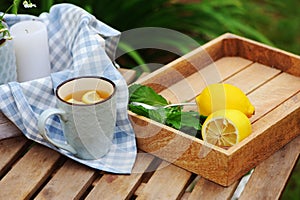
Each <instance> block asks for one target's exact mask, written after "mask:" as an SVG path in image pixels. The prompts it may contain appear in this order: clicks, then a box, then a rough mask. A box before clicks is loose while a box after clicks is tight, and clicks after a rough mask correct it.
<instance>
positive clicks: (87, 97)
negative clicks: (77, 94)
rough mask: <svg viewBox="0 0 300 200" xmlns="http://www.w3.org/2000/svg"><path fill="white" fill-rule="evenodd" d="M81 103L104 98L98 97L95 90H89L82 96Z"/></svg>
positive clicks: (94, 101) (93, 101) (89, 102)
mask: <svg viewBox="0 0 300 200" xmlns="http://www.w3.org/2000/svg"><path fill="white" fill-rule="evenodd" d="M81 100H82V102H83V103H86V104H93V103H97V102H99V101H102V100H104V99H103V98H102V97H100V95H99V94H98V93H97V91H96V90H91V91H88V92H86V93H85V94H84V95H83V96H82V98H81Z"/></svg>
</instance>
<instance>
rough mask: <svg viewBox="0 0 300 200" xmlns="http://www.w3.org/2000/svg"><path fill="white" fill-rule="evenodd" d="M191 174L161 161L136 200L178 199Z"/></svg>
mask: <svg viewBox="0 0 300 200" xmlns="http://www.w3.org/2000/svg"><path fill="white" fill-rule="evenodd" d="M191 175H192V174H191V173H190V172H188V171H186V170H184V169H181V168H179V167H176V166H175V165H172V164H170V163H167V162H165V161H163V162H162V163H161V165H160V166H159V168H158V169H157V170H156V171H155V173H154V174H153V175H152V177H151V178H150V180H149V182H148V183H147V184H146V185H145V187H144V188H143V190H142V191H141V193H140V194H139V196H138V197H137V199H147V200H151V199H153V200H156V199H178V198H179V197H180V196H181V195H183V192H184V189H185V187H186V186H187V183H188V182H189V180H190V178H191Z"/></svg>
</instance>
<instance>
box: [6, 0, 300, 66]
mask: <svg viewBox="0 0 300 200" xmlns="http://www.w3.org/2000/svg"><path fill="white" fill-rule="evenodd" d="M35 3H36V4H37V7H38V8H37V9H33V10H31V14H34V15H38V14H40V13H41V12H45V11H48V10H49V8H50V7H51V6H52V5H53V4H57V3H72V4H75V5H78V6H80V7H82V8H84V9H85V10H87V11H88V12H90V13H92V14H93V15H95V16H96V17H97V18H98V19H100V20H101V21H103V22H105V23H107V24H108V25H110V26H112V27H114V28H116V29H117V30H120V31H126V30H129V29H134V28H139V27H163V28H169V29H172V30H177V31H180V32H181V33H184V34H187V35H189V36H190V37H192V38H194V39H195V40H196V41H198V42H199V44H204V43H205V42H207V41H209V40H211V39H213V38H216V37H218V36H219V35H221V34H223V33H225V32H232V33H235V34H238V35H241V36H244V37H247V38H250V39H254V40H257V41H259V42H262V43H265V44H268V45H272V46H276V47H279V48H281V49H284V50H288V51H291V52H294V53H298V54H299V52H300V45H299V43H300V37H299V32H300V24H299V23H300V20H299V19H300V12H298V8H299V6H300V5H299V4H300V2H299V1H298V0H286V1H284V2H283V1H281V0H264V1H259V0H252V1H246V0H222V1H220V0H202V1H199V2H196V3H180V1H174V0H151V1H147V0H128V1H122V0H114V1H111V0H101V1H96V0H86V1H80V0H67V1H63V0H40V1H38V0H36V1H35ZM2 4H3V6H2ZM4 4H7V2H2V3H1V4H0V7H4ZM297 5H298V6H297ZM22 11H23V10H20V11H19V12H20V13H21V12H22ZM283 30H284V31H283ZM162 41H164V42H167V38H165V39H164V40H162ZM120 44H121V46H120V47H119V49H120V50H123V51H128V50H130V49H132V48H131V44H128V43H126V44H122V42H121V43H120ZM169 45H171V44H169ZM172 45H174V46H176V47H180V49H181V50H182V49H183V50H185V51H183V54H184V53H186V51H189V50H190V49H189V48H185V47H184V46H183V44H180V43H176V41H173V44H172ZM130 52H132V51H130ZM126 56H127V58H126V59H124V58H123V57H122V58H120V60H121V63H124V64H123V65H122V67H127V68H132V67H135V66H136V65H141V64H142V62H145V63H147V62H152V60H153V59H154V60H155V61H157V60H159V61H160V62H161V63H162V64H165V63H168V62H170V61H171V60H173V59H175V58H176V55H170V54H168V53H167V52H158V51H154V50H149V51H146V50H138V51H135V52H133V53H129V52H128V54H127V55H126ZM124 60H125V61H124ZM123 61H124V62H123ZM144 70H149V69H147V68H144Z"/></svg>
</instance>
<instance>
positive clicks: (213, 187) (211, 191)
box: [188, 178, 239, 200]
mask: <svg viewBox="0 0 300 200" xmlns="http://www.w3.org/2000/svg"><path fill="white" fill-rule="evenodd" d="M238 183H239V182H238V181H236V182H235V183H233V184H231V185H230V186H229V187H222V186H220V185H218V184H216V183H214V182H211V181H209V180H206V179H204V178H200V180H199V181H198V183H197V184H196V185H195V188H194V189H193V191H192V193H191V194H190V196H189V198H188V199H189V200H199V199H215V200H224V199H230V198H231V197H232V195H233V193H234V191H235V189H236V187H237V185H238Z"/></svg>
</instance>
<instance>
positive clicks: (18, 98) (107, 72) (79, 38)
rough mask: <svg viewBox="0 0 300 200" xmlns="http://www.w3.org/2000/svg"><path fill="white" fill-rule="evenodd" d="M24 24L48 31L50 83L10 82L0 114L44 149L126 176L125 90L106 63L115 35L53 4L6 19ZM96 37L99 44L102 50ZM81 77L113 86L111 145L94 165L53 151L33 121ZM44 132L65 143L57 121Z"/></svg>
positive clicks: (129, 142) (130, 143) (129, 147)
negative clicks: (63, 86) (58, 90)
mask: <svg viewBox="0 0 300 200" xmlns="http://www.w3.org/2000/svg"><path fill="white" fill-rule="evenodd" d="M28 19H35V20H40V21H42V22H44V23H45V24H46V25H47V29H48V38H49V47H50V49H49V51H50V61H51V68H52V74H51V77H45V78H41V79H36V80H32V81H28V82H24V83H17V82H11V83H8V84H5V85H2V86H1V87H0V109H1V111H2V112H3V113H4V114H5V115H6V116H7V117H8V118H9V119H10V120H11V121H12V122H14V123H15V124H16V126H17V127H18V128H19V129H20V130H21V131H22V132H23V134H24V135H26V136H27V137H28V138H29V139H31V140H34V141H36V142H38V143H41V144H43V145H46V146H48V147H50V148H52V149H54V150H56V151H58V152H60V153H62V154H64V155H66V156H68V157H70V158H72V159H74V160H76V161H78V162H80V163H83V164H85V165H88V166H90V167H93V168H96V169H100V170H104V171H108V172H114V173H130V172H131V170H132V167H133V164H134V162H135V158H136V143H135V135H134V132H133V129H132V126H131V124H130V121H129V119H128V114H127V104H128V88H127V85H126V82H125V80H124V78H123V77H122V75H121V74H120V73H119V72H118V70H117V69H116V68H115V67H114V65H113V62H112V60H113V59H114V53H115V50H116V45H117V42H118V39H119V36H120V33H119V32H118V31H116V30H114V29H112V28H110V27H109V26H107V25H105V24H103V23H102V22H100V21H98V20H97V19H96V18H95V17H94V16H92V15H90V14H89V13H87V12H86V11H84V10H82V9H81V8H79V7H76V6H74V5H71V4H58V5H55V6H53V7H52V8H51V10H50V12H49V13H43V14H41V15H40V16H39V17H34V16H29V15H18V16H14V15H8V17H7V18H6V21H7V23H8V24H9V25H10V26H11V25H12V24H14V23H16V22H18V21H22V20H28ZM99 35H101V36H102V38H104V39H105V49H104V48H103V47H102V46H101V45H102V44H103V43H102V42H101V40H100V39H99V38H100V37H99ZM82 75H98V76H103V77H106V78H109V79H111V80H112V81H113V82H114V83H115V84H116V85H117V92H116V97H117V102H118V103H117V123H116V128H115V135H114V139H113V145H112V147H111V149H110V151H109V153H108V154H107V155H105V156H104V157H103V158H101V159H98V160H82V159H79V158H77V157H75V156H73V155H72V154H70V153H68V152H66V151H64V150H61V149H57V148H56V147H54V146H53V145H51V144H49V143H48V142H47V141H45V140H44V139H43V138H42V137H41V135H40V134H39V132H38V128H37V119H38V116H39V115H40V114H41V113H42V112H43V111H44V110H46V109H47V108H51V107H55V106H56V100H55V96H54V89H55V87H56V86H57V85H58V84H59V83H61V82H62V81H64V80H66V79H69V78H72V77H76V76H82ZM47 123H48V125H47V128H48V131H49V134H50V135H51V136H52V138H55V140H58V141H62V142H65V139H64V137H63V132H62V129H61V125H60V121H59V118H58V117H53V118H52V119H49V120H48V122H47Z"/></svg>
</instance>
